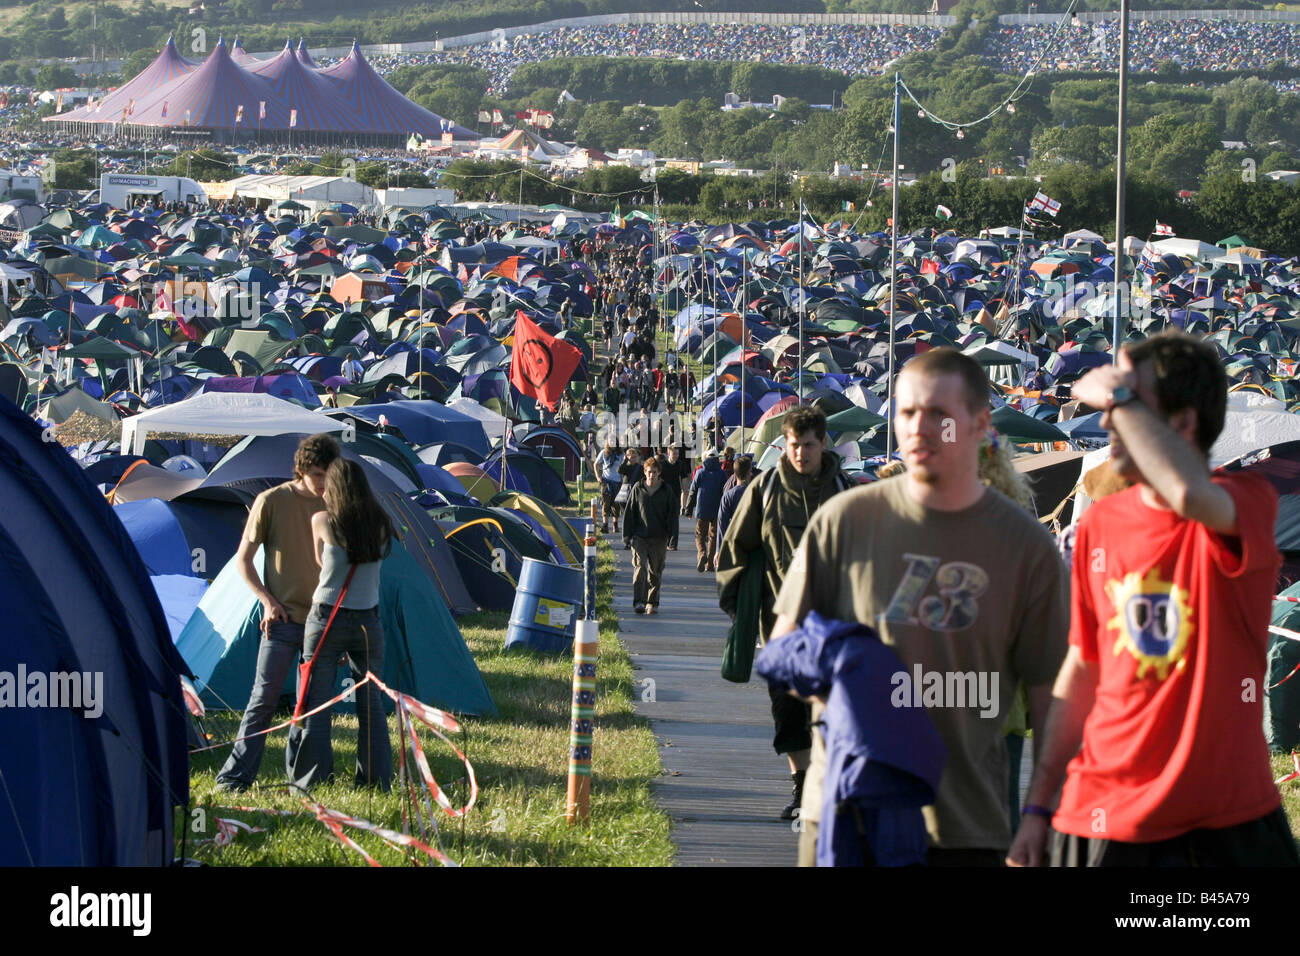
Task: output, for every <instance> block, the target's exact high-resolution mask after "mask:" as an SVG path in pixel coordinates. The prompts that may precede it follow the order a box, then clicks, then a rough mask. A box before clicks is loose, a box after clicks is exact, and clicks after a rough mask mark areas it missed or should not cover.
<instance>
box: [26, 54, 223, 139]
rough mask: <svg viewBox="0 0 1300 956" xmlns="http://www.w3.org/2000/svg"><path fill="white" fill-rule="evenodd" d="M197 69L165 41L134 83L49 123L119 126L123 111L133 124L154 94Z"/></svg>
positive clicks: (195, 65) (63, 114)
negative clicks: (136, 115)
mask: <svg viewBox="0 0 1300 956" xmlns="http://www.w3.org/2000/svg"><path fill="white" fill-rule="evenodd" d="M197 67H198V64H197V63H192V62H190V61H189V60H187V59H185V57H183V56H181V54H180V51H179V50H177V49H176V41H175V40H173V39H172V38H171V37H168V38H167V45H166V46H164V47H163V48H162V52H161V53H159V54H158V57H157V59H155V60H154V61H153V62H152V63H150V64H149V65H148V66H147V67H145V68H144V69H143V70H142V71H141V72H140V74H139V75H138V76H136V77H135V79H133V80H131V81H130V82H128V83H123V84H122V85H121V86H119V87H118V88H117V89H115V90H114V91H113V92H111V93H109V94H107V95H105V96H104V97H103V99H101V100H99V101H97V102H95V103H87V104H86V105H85V106H83V107H80V108H79V109H75V110H71V111H69V112H66V113H59V114H57V115H56V116H52V117H50V119H52V120H60V121H63V122H81V123H121V122H122V111H123V110H126V111H127V119H126V122H128V123H134V122H135V114H136V112H137V111H138V110H139V108H140V107H142V106H144V104H145V103H146V102H150V101H152V100H153V97H154V94H156V93H157V92H158V91H159V90H161V89H164V88H166V87H167V86H169V85H170V84H171V83H172V81H174V80H176V79H178V78H179V77H182V76H186V75H188V74H190V73H192V72H194V70H195V69H196V68H197Z"/></svg>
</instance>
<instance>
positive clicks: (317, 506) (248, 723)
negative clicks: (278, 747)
mask: <svg viewBox="0 0 1300 956" xmlns="http://www.w3.org/2000/svg"><path fill="white" fill-rule="evenodd" d="M340 454H341V452H340V450H339V446H338V442H336V441H335V440H334V439H333V438H332V437H330V436H329V435H312V436H310V437H308V438H304V439H303V440H302V442H301V443H300V444H299V445H298V450H297V452H296V453H295V455H294V459H293V475H294V477H293V480H292V481H287V482H285V483H284V484H282V485H276V486H275V487H274V488H268V489H267V490H266V491H264V492H262V493H261V494H260V495H258V496H257V499H256V500H255V501H254V502H253V506H252V508H250V509H249V512H248V523H247V524H246V525H245V526H244V534H243V537H242V538H241V539H240V542H239V550H238V551H237V552H236V553H235V558H234V560H235V564H236V567H238V569H239V573H240V576H241V577H242V578H243V579H244V582H245V583H246V584H247V585H248V586H249V587H250V588H251V589H252V591H253V593H254V594H255V595H257V599H258V600H259V601H260V602H261V603H262V640H261V641H260V643H259V646H258V652H257V676H256V677H255V678H254V680H253V691H252V693H251V694H250V696H249V698H248V706H247V707H246V708H245V709H244V719H243V721H242V722H241V723H240V725H239V733H238V734H236V739H237V741H238V742H237V743H236V744H235V746H234V749H232V750H231V752H230V756H229V757H228V758H227V759H226V763H225V765H224V766H223V767H222V768H221V772H220V773H218V774H217V789H218V790H226V791H234V792H240V791H244V790H247V789H248V788H249V787H251V786H252V785H253V781H254V780H256V779H257V773H258V769H259V768H260V767H261V765H262V752H263V750H264V749H265V747H266V736H265V734H263V733H261V732H262V731H264V730H266V729H267V728H268V727H270V726H271V716H272V715H273V714H274V713H275V707H276V704H277V703H278V702H279V700H280V692H281V690H282V689H283V688H284V683H285V681H286V680H287V679H288V677H289V674H290V673H291V672H292V669H293V666H294V664H296V663H297V660H298V656H299V655H300V654H301V653H302V642H303V628H304V626H305V625H306V623H307V614H308V612H309V611H310V610H311V597H312V593H313V592H314V591H315V590H316V582H317V580H318V578H319V576H320V568H319V566H318V565H317V564H316V558H315V553H314V552H313V550H312V538H311V517H312V515H314V514H315V513H316V512H317V511H320V510H321V509H323V508H324V507H325V503H324V502H323V501H322V499H321V495H322V494H323V493H324V491H325V470H326V469H327V468H328V467H329V466H330V464H331V463H332V462H333V461H334V459H336V458H338V457H339V456H340ZM259 547H261V548H262V556H263V573H264V574H265V577H266V580H265V583H263V580H262V578H261V577H259V576H258V573H257V566H256V564H254V561H253V559H254V557H255V555H256V554H257V549H258V548H259ZM245 738H247V739H245Z"/></svg>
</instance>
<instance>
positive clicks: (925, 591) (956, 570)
mask: <svg viewBox="0 0 1300 956" xmlns="http://www.w3.org/2000/svg"><path fill="white" fill-rule="evenodd" d="M895 405H896V413H895V428H896V431H897V434H898V445H899V449H900V451H901V452H902V453H903V455H904V457H905V459H906V462H907V466H908V467H907V472H906V473H905V474H904V475H902V476H899V477H897V478H890V479H888V480H885V481H880V482H876V483H875V484H872V485H870V486H868V487H865V488H858V489H855V490H852V491H848V492H845V493H844V494H840V495H837V496H835V497H834V498H832V499H831V501H830V502H829V503H827V504H826V505H824V506H823V507H822V508H820V509H819V510H818V511H817V513H816V514H815V515H814V516H813V519H812V522H811V523H810V524H809V525H808V530H807V531H806V532H805V533H804V536H803V539H802V542H801V544H800V546H799V549H798V550H797V551H796V552H795V555H794V559H793V561H792V563H791V566H790V569H789V570H788V571H787V572H786V576H785V581H784V584H783V585H782V588H781V592H780V594H779V595H778V597H777V601H776V608H775V609H776V612H777V614H778V619H777V623H776V626H775V627H774V628H773V629H772V633H773V638H774V639H776V638H777V636H778V635H784V634H787V633H789V632H790V631H792V630H794V628H795V627H796V626H797V625H798V623H799V622H800V621H801V620H802V619H803V618H804V616H805V615H806V614H807V613H808V611H810V610H816V611H818V612H819V613H820V614H822V615H824V616H826V617H830V618H836V619H840V620H856V621H861V622H862V623H864V624H868V625H870V626H872V627H874V628H875V629H876V630H877V632H878V633H879V634H880V637H881V640H882V641H883V642H884V643H885V644H886V645H888V646H889V647H891V648H892V649H893V650H894V652H895V653H896V654H897V655H898V657H899V659H900V660H901V662H902V668H901V669H900V671H899V672H898V673H897V674H894V675H893V681H892V686H893V688H894V691H893V694H892V695H891V698H890V700H891V703H892V704H893V705H894V706H899V707H919V706H924V707H925V708H926V710H927V712H928V713H929V715H930V717H931V719H932V720H933V721H934V723H935V726H936V727H937V728H938V730H939V733H940V735H941V736H942V738H943V741H944V743H945V745H946V746H947V748H948V762H947V765H946V768H945V770H944V776H943V782H942V784H941V785H940V788H939V793H938V797H937V799H936V801H935V804H934V806H932V807H926V808H925V811H924V812H925V820H926V829H927V831H928V833H929V838H930V841H929V842H930V851H929V854H928V859H929V862H930V863H931V864H934V865H943V864H949V865H953V864H955V865H981V864H986V865H1000V864H1001V862H1002V859H1003V857H1004V855H1005V852H1006V848H1007V846H1008V845H1009V843H1010V841H1011V831H1010V828H1009V822H1008V812H1007V810H1008V808H1007V805H1006V802H1007V787H1006V780H1007V773H1008V769H1007V765H1006V748H1005V745H1004V742H1003V736H1002V726H1003V724H1004V723H1005V720H1006V714H1007V711H1008V710H1009V709H1010V707H1011V706H1012V704H1013V702H1014V700H1015V697H1016V693H1017V690H1018V688H1019V686H1020V685H1021V683H1024V684H1026V685H1027V686H1028V688H1029V700H1030V710H1031V713H1032V716H1033V726H1035V727H1042V726H1043V722H1042V721H1043V717H1044V715H1045V714H1046V711H1047V707H1048V704H1049V702H1050V699H1051V684H1052V680H1053V678H1054V677H1055V674H1056V671H1057V669H1058V667H1059V665H1060V662H1061V660H1062V659H1063V658H1064V656H1065V649H1066V647H1065V637H1066V630H1067V610H1066V600H1065V582H1066V576H1065V571H1064V566H1063V564H1062V563H1061V560H1060V558H1059V557H1058V555H1057V552H1056V548H1055V546H1054V544H1053V543H1052V539H1051V537H1050V536H1049V535H1048V534H1047V533H1046V532H1045V531H1044V530H1043V529H1042V527H1041V526H1040V525H1039V524H1038V523H1037V522H1036V521H1034V519H1033V517H1032V516H1031V515H1029V514H1027V513H1026V512H1025V511H1024V510H1023V509H1022V508H1020V507H1019V506H1018V505H1016V504H1015V503H1014V502H1012V501H1011V500H1010V499H1008V498H1006V497H1005V496H1004V495H1002V494H1001V493H1000V492H998V491H995V490H993V489H991V488H985V486H984V485H983V484H982V483H981V482H980V479H979V458H978V454H979V444H980V440H981V438H982V437H983V436H984V435H985V434H986V433H987V431H988V428H989V420H990V410H989V407H988V383H987V379H986V378H985V375H984V372H983V371H982V370H981V369H980V367H979V366H978V365H977V364H975V363H974V362H973V361H972V360H971V359H969V358H967V357H966V356H963V355H961V353H959V352H957V351H955V350H953V349H936V350H933V351H930V352H926V353H924V355H921V356H918V357H917V358H915V359H913V360H912V361H911V362H909V363H908V365H907V366H906V367H905V368H904V370H903V373H902V374H901V375H900V377H899V379H898V385H897V388H896V390H895ZM820 711H821V708H820V706H818V705H817V704H816V703H815V704H814V712H813V721H814V725H815V724H816V722H817V721H818V720H820V717H821V713H820ZM1035 742H1036V743H1037V740H1036V741H1035ZM825 766H826V761H825V749H824V746H823V741H822V739H821V734H820V733H817V734H814V735H813V753H812V763H811V767H810V769H809V772H808V777H807V781H806V784H805V788H804V796H803V807H802V812H801V819H802V821H803V831H802V834H801V837H800V846H799V859H800V863H801V864H803V865H811V863H812V861H813V859H815V849H816V838H817V824H818V821H819V820H820V814H821V809H822V784H823V780H822V777H823V775H824V772H825Z"/></svg>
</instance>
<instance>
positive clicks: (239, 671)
mask: <svg viewBox="0 0 1300 956" xmlns="http://www.w3.org/2000/svg"><path fill="white" fill-rule="evenodd" d="M256 561H257V563H258V565H259V568H260V565H261V561H262V552H261V550H260V549H259V550H258V553H257V558H256ZM379 604H380V608H381V614H380V619H381V621H382V622H383V626H384V672H383V673H382V674H380V675H379V677H380V679H381V680H383V681H384V683H386V684H387V685H388V686H389V687H391V688H393V689H394V690H400V691H402V692H403V693H407V694H410V695H411V696H413V697H415V698H417V699H419V700H422V701H424V702H425V703H429V704H433V705H434V706H435V707H441V708H442V709H443V710H448V711H454V712H456V713H460V714H478V715H481V716H491V715H494V714H496V712H497V709H496V704H495V703H493V701H492V695H491V694H489V693H488V689H487V685H486V684H485V683H484V682H483V675H482V674H480V673H479V670H478V665H477V664H475V663H474V658H473V657H472V656H471V655H470V652H469V648H468V647H466V646H465V639H464V638H463V637H462V636H461V633H460V628H458V627H457V626H456V622H455V621H454V620H453V619H452V616H451V612H450V611H448V610H447V605H446V603H445V602H444V601H443V600H442V598H441V596H440V595H439V594H438V592H437V591H436V590H435V589H434V587H433V584H432V583H431V582H430V581H429V579H428V578H427V577H426V576H425V574H424V572H423V571H421V570H420V567H419V565H417V564H416V562H415V559H414V558H412V557H411V555H410V554H409V553H408V552H407V550H406V548H404V547H403V546H402V545H401V544H400V543H398V542H396V541H395V542H394V543H393V550H392V553H391V554H389V556H388V557H387V558H385V559H384V563H383V566H382V569H381V573H380V589H379ZM261 619H262V605H261V604H260V603H259V602H258V600H257V598H256V597H254V596H253V592H252V591H250V590H249V589H248V586H247V585H246V584H245V583H244V581H243V579H242V578H240V576H239V572H238V570H237V569H236V567H235V564H234V562H233V561H232V562H230V563H229V564H227V565H226V566H225V567H224V568H222V570H221V573H220V574H219V575H217V578H216V580H215V581H213V582H212V586H211V587H210V588H208V591H207V593H206V594H205V595H204V596H203V599H202V600H201V601H200V602H199V606H198V608H197V609H196V610H195V612H194V614H193V616H192V617H191V618H190V620H189V623H188V624H186V625H185V629H184V630H183V631H182V632H181V635H180V637H179V638H178V639H177V641H176V647H177V649H178V650H179V651H180V652H181V655H182V656H183V657H184V658H185V660H186V661H187V662H188V663H189V665H190V667H191V668H193V670H194V673H195V675H196V677H197V678H198V681H197V683H196V686H198V687H199V689H200V690H201V691H202V697H203V701H204V703H205V705H207V706H209V707H215V708H231V709H237V708H241V707H243V705H244V703H245V702H246V701H247V700H248V692H249V689H250V688H252V686H253V675H254V673H255V671H256V670H257V648H258V642H259V640H260V639H261V630H260V624H261ZM342 673H346V671H343V672H342ZM294 681H295V675H291V676H290V678H289V680H288V681H287V682H286V683H285V693H286V694H289V695H293V694H294V693H295V692H296V691H295V687H296V685H295V683H294ZM339 689H340V691H341V690H342V675H340V678H339ZM385 703H386V704H391V701H389V700H388V698H386V697H385ZM350 707H351V705H350V704H346V703H344V704H340V705H339V709H340V710H347V709H349V708H350ZM390 709H391V707H390Z"/></svg>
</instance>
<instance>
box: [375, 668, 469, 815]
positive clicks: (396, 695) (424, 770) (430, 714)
mask: <svg viewBox="0 0 1300 956" xmlns="http://www.w3.org/2000/svg"><path fill="white" fill-rule="evenodd" d="M365 680H372V681H374V682H375V686H376V687H378V688H379V689H380V690H381V691H383V692H384V693H385V694H387V695H388V696H389V697H391V698H392V699H393V701H394V703H400V704H401V705H402V706H403V707H404V708H405V710H406V711H407V712H408V713H410V714H411V715H412V716H413V717H415V718H416V719H417V720H418V721H420V723H422V724H424V725H425V726H426V727H428V728H429V730H430V731H432V732H433V735H434V736H435V737H437V738H438V739H439V740H441V741H442V742H443V743H445V744H446V745H447V746H448V747H450V748H451V749H452V751H453V752H454V753H455V754H456V756H457V757H459V758H460V761H461V763H463V764H464V765H465V773H466V774H467V776H468V779H469V802H467V803H466V804H465V806H463V807H461V808H460V809H456V808H455V807H453V806H452V805H451V801H450V800H449V799H447V795H446V794H445V793H443V791H442V788H441V787H439V786H438V781H437V780H435V779H434V778H433V772H432V771H431V770H430V769H429V761H428V760H427V759H425V756H424V748H423V747H421V746H420V741H419V738H418V737H417V736H416V733H415V726H414V725H413V724H411V723H410V722H409V721H407V722H406V726H407V733H408V735H409V739H410V741H411V745H412V749H413V752H414V757H415V763H416V766H417V767H419V768H420V776H421V777H423V778H424V785H425V786H426V787H428V788H429V793H430V794H432V795H433V799H434V800H435V801H436V802H437V804H438V806H440V807H442V809H443V810H444V811H446V813H447V815H448V816H451V817H463V816H464V815H465V814H467V813H469V811H470V810H471V809H472V808H473V806H474V804H475V802H476V801H477V800H478V779H477V778H476V777H475V776H474V765H473V764H471V763H470V762H469V758H468V757H466V756H465V755H464V754H463V753H461V750H460V748H459V747H457V746H456V745H455V744H454V743H452V742H451V741H450V740H449V739H448V738H447V737H446V735H444V734H443V733H442V730H446V731H448V732H450V733H453V734H454V733H458V732H459V731H460V724H459V723H457V722H456V718H454V717H452V716H451V714H448V713H446V712H445V711H442V710H439V709H438V708H437V707H430V706H429V705H428V704H425V703H422V702H421V701H418V700H416V699H415V698H414V697H412V696H411V695H410V694H403V693H401V692H400V691H395V690H392V689H391V688H389V687H388V686H386V685H385V684H384V682H383V681H381V680H380V679H379V678H378V677H376V676H375V675H374V673H373V672H372V671H367V672H366V676H365ZM362 683H364V681H363V682H362ZM358 686H359V685H358ZM439 728H442V729H441V730H440V729H439Z"/></svg>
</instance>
